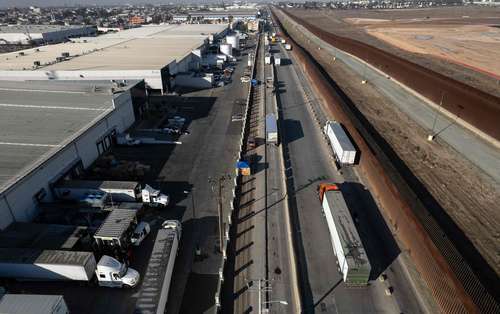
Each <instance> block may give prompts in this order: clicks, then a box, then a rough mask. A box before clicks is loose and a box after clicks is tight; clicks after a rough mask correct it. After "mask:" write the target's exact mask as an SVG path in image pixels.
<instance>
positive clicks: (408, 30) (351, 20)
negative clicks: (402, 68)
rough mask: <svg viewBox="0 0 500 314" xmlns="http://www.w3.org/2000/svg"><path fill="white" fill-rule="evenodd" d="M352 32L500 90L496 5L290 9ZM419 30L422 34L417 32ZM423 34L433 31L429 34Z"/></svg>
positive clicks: (358, 37) (475, 83)
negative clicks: (390, 8)
mask: <svg viewBox="0 0 500 314" xmlns="http://www.w3.org/2000/svg"><path fill="white" fill-rule="evenodd" d="M290 12H292V13H293V14H297V15H298V16H300V17H301V18H304V19H306V20H307V21H308V22H310V23H312V24H314V25H316V26H320V27H321V28H323V29H324V30H326V31H329V32H332V33H334V34H336V35H339V36H344V37H349V38H353V39H356V40H359V41H362V42H365V43H367V44H370V45H373V46H375V47H377V48H380V49H383V50H385V51H388V52H390V53H393V54H395V55H398V56H400V57H403V58H406V59H408V60H410V61H412V62H414V63H417V64H419V65H421V66H424V67H427V68H430V69H432V70H434V71H436V72H439V73H442V74H444V75H447V76H449V77H452V78H454V79H456V80H459V81H461V82H463V83H466V84H468V85H471V86H473V87H475V88H478V89H480V90H483V91H485V92H487V93H490V94H492V95H496V96H500V87H499V85H498V78H497V77H496V76H498V75H500V73H499V72H500V61H498V60H500V59H499V58H498V57H496V56H497V55H498V51H500V37H499V36H500V28H499V27H492V26H493V25H496V26H498V25H500V8H491V7H490V8H485V7H448V8H433V9H414V10H298V9H297V10H295V9H294V10H290ZM417 35H422V36H417ZM426 35H430V36H433V37H432V39H428V38H429V37H428V36H426Z"/></svg>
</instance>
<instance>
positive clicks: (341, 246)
mask: <svg viewBox="0 0 500 314" xmlns="http://www.w3.org/2000/svg"><path fill="white" fill-rule="evenodd" d="M319 198H320V201H321V205H322V206H323V212H324V214H325V218H326V222H327V225H328V230H329V232H330V240H331V245H332V247H333V252H334V254H335V256H337V262H338V268H339V270H340V272H341V273H342V278H343V280H344V282H345V283H346V285H348V286H364V285H367V284H368V280H369V277H370V271H371V266H370V262H369V261H368V257H367V255H366V252H365V249H364V247H363V244H362V242H361V239H360V237H359V234H358V231H357V229H356V226H355V224H354V222H353V220H352V217H351V213H350V212H349V209H348V208H347V205H346V203H345V200H344V197H343V196H342V192H341V191H340V189H339V188H338V186H337V185H335V184H326V183H323V184H320V186H319Z"/></svg>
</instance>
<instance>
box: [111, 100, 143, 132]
mask: <svg viewBox="0 0 500 314" xmlns="http://www.w3.org/2000/svg"><path fill="white" fill-rule="evenodd" d="M130 96H131V95H130V91H127V92H126V93H123V94H121V95H120V96H118V97H116V98H115V99H114V104H115V111H114V113H113V115H111V116H110V117H109V118H108V128H109V129H113V128H114V127H116V131H117V132H118V133H123V132H125V130H127V129H128V128H129V127H130V126H131V125H132V124H133V123H134V122H135V118H136V117H135V116H134V107H133V104H132V98H131V97H130Z"/></svg>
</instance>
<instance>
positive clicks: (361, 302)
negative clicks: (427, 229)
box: [277, 50, 423, 313]
mask: <svg viewBox="0 0 500 314" xmlns="http://www.w3.org/2000/svg"><path fill="white" fill-rule="evenodd" d="M281 55H282V56H284V57H285V58H288V60H289V61H288V62H285V65H283V66H279V67H277V77H278V81H279V105H280V106H281V108H282V115H283V121H282V124H281V128H280V130H281V132H282V136H283V145H285V147H284V151H285V167H286V175H287V188H288V193H290V194H292V195H291V201H290V203H289V205H290V210H291V213H292V216H293V221H294V233H295V241H296V254H297V258H298V272H299V274H300V275H299V276H300V278H299V282H300V285H301V294H302V302H303V311H304V312H306V313H312V312H318V313H374V312H384V313H401V312H404V313H419V312H422V311H423V310H422V309H421V308H420V306H419V303H418V301H417V300H418V296H417V295H415V294H414V290H413V288H412V287H411V284H410V283H409V279H408V277H407V276H406V270H405V268H404V267H403V265H402V263H401V260H400V258H399V256H400V254H401V252H400V251H399V248H398V247H397V244H396V243H395V241H394V239H393V238H392V235H391V233H390V231H389V229H388V228H387V226H386V225H385V222H384V220H383V218H382V217H381V215H380V213H379V210H378V208H377V205H376V203H375V201H374V200H373V198H372V197H371V194H370V192H369V191H368V190H366V188H365V187H364V186H363V184H362V183H360V180H359V178H358V175H357V173H356V169H355V167H354V168H345V169H341V171H337V170H336V167H335V165H334V163H333V160H332V158H331V152H330V148H329V147H328V145H327V142H326V140H325V138H324V137H323V135H322V134H321V131H320V128H319V125H318V123H317V122H316V120H315V118H313V117H314V116H315V114H314V112H313V111H312V108H313V107H316V108H318V106H317V104H314V103H315V100H314V97H311V96H309V97H307V96H305V95H306V94H308V95H312V94H311V93H310V89H309V87H308V86H307V85H308V84H307V82H306V80H305V79H303V77H302V76H301V75H300V72H299V74H297V73H296V70H295V66H294V65H293V60H290V59H289V58H290V57H289V56H288V54H287V52H286V51H284V50H282V51H281ZM308 102H310V103H312V106H309V104H308ZM316 116H318V119H321V117H322V116H323V117H324V114H322V113H320V112H318V113H316ZM320 182H336V183H339V185H340V188H341V190H342V193H343V195H344V198H345V199H346V203H347V204H348V207H349V209H350V210H351V214H352V215H353V217H355V219H356V220H357V221H358V223H357V227H358V232H359V233H360V237H361V240H362V242H363V245H364V246H365V249H366V251H367V254H368V258H369V260H370V263H371V265H372V273H371V276H370V277H371V281H370V284H369V285H368V286H367V287H364V288H348V287H346V286H345V285H344V284H343V281H342V276H341V274H340V273H339V272H338V271H337V265H336V257H335V255H334V253H333V249H332V244H331V242H330V235H329V232H328V227H327V224H326V221H325V218H324V216H323V213H322V207H321V204H320V202H319V200H318V195H317V191H316V188H317V185H318V184H319V183H320ZM381 274H385V275H387V277H388V280H386V281H385V282H381V281H379V280H377V278H378V277H379V276H380V275H381ZM389 286H392V287H393V288H394V294H393V295H392V296H386V295H385V289H386V288H388V287H389Z"/></svg>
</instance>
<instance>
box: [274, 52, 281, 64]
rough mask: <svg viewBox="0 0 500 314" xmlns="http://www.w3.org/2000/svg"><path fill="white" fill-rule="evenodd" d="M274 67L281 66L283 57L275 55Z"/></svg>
mask: <svg viewBox="0 0 500 314" xmlns="http://www.w3.org/2000/svg"><path fill="white" fill-rule="evenodd" d="M274 65H281V56H280V55H279V54H275V55H274Z"/></svg>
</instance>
